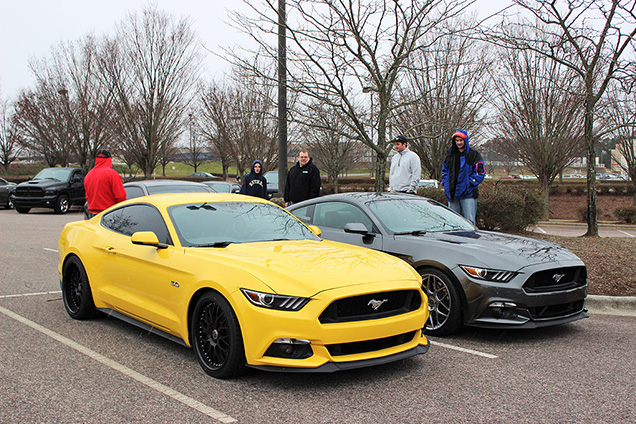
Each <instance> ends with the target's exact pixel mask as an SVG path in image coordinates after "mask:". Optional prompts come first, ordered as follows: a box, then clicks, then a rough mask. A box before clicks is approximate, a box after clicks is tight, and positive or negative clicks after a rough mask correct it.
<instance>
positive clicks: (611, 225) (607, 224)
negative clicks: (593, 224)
mask: <svg viewBox="0 0 636 424" xmlns="http://www.w3.org/2000/svg"><path fill="white" fill-rule="evenodd" d="M550 225H563V226H568V227H587V224H586V223H585V222H578V221H570V220H562V221H559V220H553V221H552V220H551V221H539V222H537V223H536V224H535V227H540V226H550ZM598 226H599V227H605V228H625V229H630V230H631V229H635V228H636V225H634V224H621V223H617V222H599V223H598Z"/></svg>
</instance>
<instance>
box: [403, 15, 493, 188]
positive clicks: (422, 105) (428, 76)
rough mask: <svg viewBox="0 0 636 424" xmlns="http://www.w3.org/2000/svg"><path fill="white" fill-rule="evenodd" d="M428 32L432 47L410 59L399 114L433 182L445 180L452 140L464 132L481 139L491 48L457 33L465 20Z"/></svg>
mask: <svg viewBox="0 0 636 424" xmlns="http://www.w3.org/2000/svg"><path fill="white" fill-rule="evenodd" d="M443 25H444V26H448V28H443V27H440V28H436V29H434V30H433V31H431V33H430V34H427V36H426V37H425V38H426V39H430V42H428V43H426V44H427V45H428V47H427V48H426V49H422V50H419V51H417V52H416V53H415V54H414V55H413V57H412V58H411V59H410V60H409V63H410V67H411V68H412V69H413V71H412V72H409V73H408V74H407V76H406V78H405V81H404V88H403V91H402V92H401V98H402V102H403V103H404V104H405V106H404V107H403V108H402V109H400V110H399V111H398V112H397V113H396V127H397V128H398V129H399V130H400V132H401V133H403V134H404V135H406V136H407V137H408V139H409V140H410V141H412V143H411V145H412V148H411V149H412V150H414V151H415V152H416V153H417V154H418V155H419V157H420V160H421V163H422V168H423V170H424V171H425V172H426V173H428V175H429V176H430V178H433V179H436V180H441V178H442V162H443V161H444V158H445V157H446V153H447V151H448V148H449V147H450V136H451V134H453V132H455V131H456V130H458V129H463V130H466V131H468V132H469V134H470V135H471V138H472V139H473V140H477V136H478V135H479V134H480V132H481V129H482V127H483V125H484V120H483V115H484V110H485V106H486V105H487V103H488V102H489V98H488V96H489V95H490V91H491V82H490V81H491V79H490V78H489V72H490V68H491V66H492V62H493V59H492V56H493V55H492V53H491V52H490V50H491V49H489V48H487V46H485V45H484V44H483V43H481V42H478V41H476V40H474V39H471V38H469V37H466V35H465V34H464V33H461V32H453V31H452V28H457V27H462V28H466V27H468V23H465V22H458V23H453V22H445V23H443Z"/></svg>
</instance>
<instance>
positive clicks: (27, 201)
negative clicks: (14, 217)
mask: <svg viewBox="0 0 636 424" xmlns="http://www.w3.org/2000/svg"><path fill="white" fill-rule="evenodd" d="M56 201H57V195H53V196H44V197H14V199H13V205H14V207H19V208H53V207H55V202H56Z"/></svg>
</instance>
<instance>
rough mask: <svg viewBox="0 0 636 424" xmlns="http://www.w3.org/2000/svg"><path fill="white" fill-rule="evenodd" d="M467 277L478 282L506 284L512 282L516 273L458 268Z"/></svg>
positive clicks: (472, 267) (462, 266)
mask: <svg viewBox="0 0 636 424" xmlns="http://www.w3.org/2000/svg"><path fill="white" fill-rule="evenodd" d="M459 267H460V268H461V269H462V270H463V271H464V272H465V273H466V274H468V276H469V277H473V278H476V279H478V280H484V281H493V282H495V283H507V282H508V281H510V280H512V279H513V278H514V277H515V276H516V275H517V273H516V272H514V271H502V270H498V269H488V268H479V267H474V266H466V265H460V266H459Z"/></svg>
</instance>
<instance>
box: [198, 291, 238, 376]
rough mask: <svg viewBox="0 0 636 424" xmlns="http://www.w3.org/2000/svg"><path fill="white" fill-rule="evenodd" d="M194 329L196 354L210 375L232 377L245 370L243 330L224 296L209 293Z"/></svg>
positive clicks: (201, 305) (199, 311)
mask: <svg viewBox="0 0 636 424" xmlns="http://www.w3.org/2000/svg"><path fill="white" fill-rule="evenodd" d="M190 326H191V327H190V334H191V337H192V347H193V348H194V353H195V355H196V357H197V360H198V361H199V364H200V365H201V367H202V368H203V370H204V371H205V372H206V373H207V374H209V375H211V376H212V377H215V378H229V377H234V376H237V375H239V374H241V373H242V372H243V371H244V370H245V348H244V347H243V337H242V335H241V328H240V326H239V323H238V319H237V318H236V315H235V314H234V311H233V310H232V307H231V306H230V304H229V303H228V302H227V300H225V298H224V297H223V296H221V295H220V294H219V293H217V292H208V293H205V294H204V295H203V296H202V297H201V298H200V299H199V300H198V301H197V303H196V306H195V307H194V312H193V314H192V320H191V322H190Z"/></svg>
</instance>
